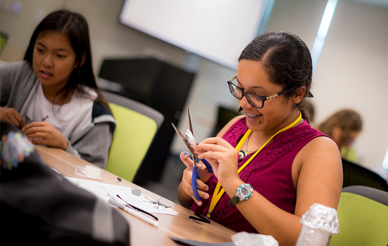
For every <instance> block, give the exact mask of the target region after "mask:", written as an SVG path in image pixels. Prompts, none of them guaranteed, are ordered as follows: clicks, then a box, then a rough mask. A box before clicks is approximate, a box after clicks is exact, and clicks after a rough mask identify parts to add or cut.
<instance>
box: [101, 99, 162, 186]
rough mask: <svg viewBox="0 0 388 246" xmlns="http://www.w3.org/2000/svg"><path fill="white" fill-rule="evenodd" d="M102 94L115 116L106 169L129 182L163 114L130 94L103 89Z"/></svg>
mask: <svg viewBox="0 0 388 246" xmlns="http://www.w3.org/2000/svg"><path fill="white" fill-rule="evenodd" d="M103 94H104V96H105V97H106V99H107V100H108V102H109V106H110V108H111V110H112V113H113V117H114V118H115V120H116V130H115V132H114V135H113V140H112V145H111V147H110V150H109V156H108V161H107V164H106V168H105V169H106V170H107V171H109V172H111V173H113V174H115V175H117V176H120V177H122V178H124V179H126V180H128V181H131V182H132V181H133V178H134V177H135V175H136V172H137V170H138V168H139V166H140V165H141V163H142V161H143V159H144V157H145V155H146V154H147V151H148V149H149V146H150V145H151V143H152V141H153V139H154V136H155V135H156V133H157V131H158V129H159V128H160V125H161V124H162V122H163V120H164V116H163V115H162V114H161V113H159V112H158V111H156V110H155V109H152V108H150V107H148V106H146V105H144V104H141V103H139V102H136V101H134V100H131V99H129V98H125V97H123V96H120V95H116V94H113V93H109V92H105V91H104V92H103Z"/></svg>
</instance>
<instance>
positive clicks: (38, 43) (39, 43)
mask: <svg viewBox="0 0 388 246" xmlns="http://www.w3.org/2000/svg"><path fill="white" fill-rule="evenodd" d="M36 44H37V45H40V46H43V48H45V49H47V47H46V46H45V45H44V44H42V43H41V42H36ZM56 51H68V50H67V49H56Z"/></svg>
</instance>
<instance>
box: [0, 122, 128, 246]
mask: <svg viewBox="0 0 388 246" xmlns="http://www.w3.org/2000/svg"><path fill="white" fill-rule="evenodd" d="M0 130H1V136H2V141H1V156H0V157H1V158H0V159H1V167H0V238H1V241H2V244H3V243H7V242H8V243H9V245H129V244H130V243H129V224H128V222H127V221H126V220H125V218H124V217H123V216H122V215H120V214H119V213H118V212H117V211H116V210H115V209H113V208H112V207H110V206H109V204H108V203H106V202H105V201H103V200H100V199H99V198H97V197H96V196H94V195H93V194H91V193H89V192H88V191H86V190H83V189H80V188H78V187H77V186H75V185H74V184H72V183H71V182H70V181H68V180H67V179H66V178H64V177H63V176H62V175H60V174H58V173H57V172H55V171H54V170H52V169H51V168H50V167H48V166H47V165H46V164H45V163H44V161H43V160H42V159H41V157H40V156H39V154H38V153H37V152H36V151H35V150H34V149H33V146H32V145H31V143H29V142H28V140H27V138H26V137H25V135H23V133H21V131H20V130H19V129H18V128H16V127H15V126H13V125H10V124H7V123H4V122H1V128H0ZM10 156H16V157H15V158H10Z"/></svg>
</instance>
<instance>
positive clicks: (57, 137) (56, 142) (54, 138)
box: [22, 121, 68, 150]
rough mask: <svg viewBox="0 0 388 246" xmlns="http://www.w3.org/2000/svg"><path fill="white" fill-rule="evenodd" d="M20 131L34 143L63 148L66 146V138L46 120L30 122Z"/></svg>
mask: <svg viewBox="0 0 388 246" xmlns="http://www.w3.org/2000/svg"><path fill="white" fill-rule="evenodd" d="M22 131H23V132H25V134H26V135H27V137H28V138H29V139H31V141H32V142H33V143H34V144H42V145H46V146H50V147H57V148H61V149H63V150H66V149H67V147H68V142H67V139H66V138H65V137H64V136H63V135H62V133H60V132H59V131H58V129H56V128H55V127H53V126H52V125H51V124H50V123H48V122H45V121H41V122H32V123H30V124H28V125H26V126H25V127H23V129H22Z"/></svg>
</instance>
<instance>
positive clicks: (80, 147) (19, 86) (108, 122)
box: [0, 61, 116, 168]
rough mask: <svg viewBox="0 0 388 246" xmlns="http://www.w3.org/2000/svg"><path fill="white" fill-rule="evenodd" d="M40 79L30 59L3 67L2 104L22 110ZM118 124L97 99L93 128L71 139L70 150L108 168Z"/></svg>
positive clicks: (91, 125)
mask: <svg viewBox="0 0 388 246" xmlns="http://www.w3.org/2000/svg"><path fill="white" fill-rule="evenodd" d="M37 81H38V80H37V77H36V75H35V73H34V71H33V69H32V68H31V66H30V64H29V63H28V62H27V61H18V62H13V63H9V64H6V65H2V66H0V101H1V107H7V108H14V109H15V110H17V111H18V112H20V110H21V109H22V107H23V105H24V103H25V102H26V100H27V97H28V95H29V94H30V92H31V90H32V88H33V87H34V85H35V83H37ZM115 126H116V123H115V120H114V119H113V116H112V115H111V114H110V112H109V111H108V110H107V109H106V108H104V107H103V106H102V105H101V104H99V103H97V102H94V104H93V110H92V121H91V122H90V125H89V127H88V128H87V129H86V130H85V131H84V132H82V133H80V134H78V135H77V136H72V137H71V139H68V142H69V145H68V148H67V150H66V151H67V152H69V153H71V154H73V155H75V156H77V157H79V158H82V159H84V160H86V161H88V162H90V163H93V164H94V165H96V166H99V167H101V168H105V165H106V161H107V159H108V153H109V148H110V145H111V142H112V136H113V131H114V129H115Z"/></svg>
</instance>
